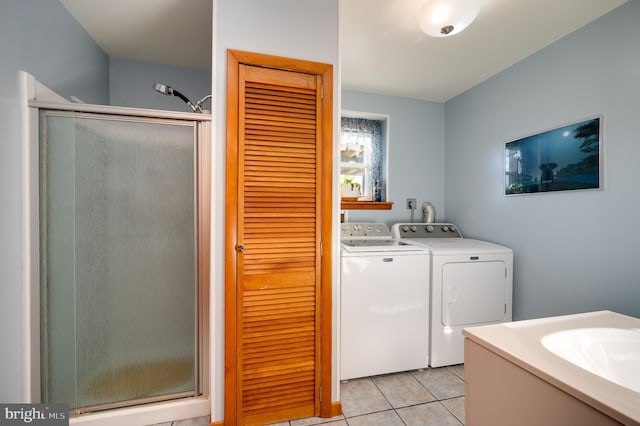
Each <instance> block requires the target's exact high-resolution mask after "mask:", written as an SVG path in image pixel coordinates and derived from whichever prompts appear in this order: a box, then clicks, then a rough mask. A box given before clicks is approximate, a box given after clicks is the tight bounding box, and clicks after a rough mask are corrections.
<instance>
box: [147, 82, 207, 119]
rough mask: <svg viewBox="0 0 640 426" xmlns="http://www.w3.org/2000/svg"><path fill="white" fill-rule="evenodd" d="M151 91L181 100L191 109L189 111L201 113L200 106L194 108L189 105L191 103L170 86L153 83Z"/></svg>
mask: <svg viewBox="0 0 640 426" xmlns="http://www.w3.org/2000/svg"><path fill="white" fill-rule="evenodd" d="M153 89H154V90H156V91H157V92H160V93H162V94H163V95H167V96H171V95H173V96H177V97H179V98H180V99H182V100H183V101H184V102H185V103H186V104H187V105H189V107H190V108H191V110H192V111H193V112H202V109H201V108H200V106H199V105H198V106H195V105H193V104H192V103H191V101H190V100H189V99H188V98H187V97H186V96H185V95H183V94H182V93H180V92H178V91H177V90H176V89H174V88H173V87H171V86H167V85H166V84H162V83H155V84H154V85H153Z"/></svg>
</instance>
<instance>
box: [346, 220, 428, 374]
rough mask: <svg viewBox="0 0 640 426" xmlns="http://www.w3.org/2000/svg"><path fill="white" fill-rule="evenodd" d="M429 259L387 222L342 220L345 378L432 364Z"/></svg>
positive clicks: (426, 254)
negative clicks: (397, 235)
mask: <svg viewBox="0 0 640 426" xmlns="http://www.w3.org/2000/svg"><path fill="white" fill-rule="evenodd" d="M429 263H430V262H429V251H428V250H427V249H425V247H423V246H421V245H419V244H417V243H414V242H411V241H401V240H398V239H393V238H392V237H391V231H390V230H389V227H387V225H385V224H381V223H374V224H372V223H344V224H342V226H341V262H340V266H341V270H340V276H341V280H340V281H341V283H340V286H341V287H340V379H341V380H346V379H353V378H356V377H367V376H374V375H379V374H387V373H394V372H399V371H407V370H415V369H419V368H426V367H427V366H428V365H429V285H428V280H429Z"/></svg>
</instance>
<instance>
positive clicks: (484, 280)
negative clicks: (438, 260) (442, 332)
mask: <svg viewBox="0 0 640 426" xmlns="http://www.w3.org/2000/svg"><path fill="white" fill-rule="evenodd" d="M506 271H507V268H506V265H505V263H504V262H502V261H490V262H482V261H480V262H461V263H447V264H445V265H444V267H443V269H442V324H443V325H444V326H451V327H454V326H466V325H473V324H479V323H487V322H498V321H502V320H504V319H505V316H506V309H507V308H506V303H505V297H506V285H507V278H506Z"/></svg>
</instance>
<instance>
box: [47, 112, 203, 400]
mask: <svg viewBox="0 0 640 426" xmlns="http://www.w3.org/2000/svg"><path fill="white" fill-rule="evenodd" d="M40 123H41V124H40V128H41V130H40V223H41V231H40V241H41V247H40V249H41V255H40V257H41V268H40V276H41V336H42V337H41V339H42V342H41V343H42V344H41V368H42V400H43V402H52V403H67V404H69V406H70V408H71V410H75V411H76V412H83V411H92V410H97V409H104V408H112V407H117V406H126V405H134V404H139V403H142V402H150V401H158V400H166V399H174V398H178V397H185V396H194V395H197V394H198V380H197V377H198V371H197V370H198V355H197V354H198V343H197V342H198V341H197V332H198V330H197V325H198V321H197V315H198V313H197V306H198V304H197V297H198V286H197V276H198V275H197V229H196V228H197V225H196V224H197V209H196V191H195V182H196V177H195V176H196V167H195V164H196V153H197V141H196V136H197V130H196V123H195V122H193V121H180V120H168V119H144V118H140V119H137V118H136V119H133V118H131V117H118V116H106V115H100V114H87V113H77V112H62V111H50V110H49V111H47V110H41V113H40Z"/></svg>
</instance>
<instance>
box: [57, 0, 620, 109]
mask: <svg viewBox="0 0 640 426" xmlns="http://www.w3.org/2000/svg"><path fill="white" fill-rule="evenodd" d="M60 1H61V2H62V4H63V5H64V6H65V7H66V8H67V9H68V10H69V12H70V13H71V14H72V15H73V16H74V17H75V18H76V19H77V20H78V21H79V22H80V23H81V25H82V26H83V27H84V28H85V29H86V30H87V32H88V33H89V34H90V35H91V37H93V39H94V40H95V41H96V42H97V43H98V45H100V46H101V47H102V49H104V51H105V52H106V53H107V54H108V55H110V56H113V57H120V58H127V59H134V60H139V61H144V62H151V63H161V64H170V65H179V66H186V67H192V68H201V69H210V67H211V16H212V0H60ZM260 1H269V0H260ZM425 1H426V0H342V2H341V3H342V14H341V22H340V31H341V34H340V40H341V56H342V61H341V67H342V69H341V78H342V88H343V89H351V90H358V91H364V92H373V93H380V94H386V95H395V96H404V97H410V98H416V99H424V100H431V101H438V102H444V101H447V100H449V99H451V98H452V97H454V96H456V95H458V94H460V93H462V92H464V91H465V90H467V89H469V88H471V87H473V86H475V85H476V84H478V83H480V82H482V81H484V80H486V79H487V78H489V77H491V76H492V75H495V74H497V73H498V72H500V71H502V70H504V69H505V68H507V67H509V66H511V65H513V64H514V63H516V62H518V61H520V60H521V59H524V58H526V57H527V56H529V55H531V54H532V53H534V52H536V51H538V50H540V49H542V48H543V47H545V46H547V45H549V44H551V43H553V42H554V41H556V40H558V39H560V38H562V37H563V36H565V35H567V34H569V33H571V32H573V31H575V30H576V29H578V28H580V27H582V26H583V25H585V24H587V23H589V22H591V21H592V20H594V19H596V18H598V17H600V16H602V15H603V14H605V13H607V12H609V11H610V10H612V9H614V8H616V7H618V6H620V5H621V4H623V3H625V2H626V1H627V0H482V1H483V5H482V8H481V10H480V13H479V15H478V18H477V19H476V20H475V22H473V23H472V24H471V26H470V27H469V28H467V29H466V30H465V31H463V32H461V33H459V34H457V35H454V36H452V37H450V38H431V37H429V36H427V35H425V34H423V33H422V32H421V31H420V28H419V27H418V24H417V21H416V15H417V11H418V10H419V9H420V7H421V6H422V4H424V2H425ZM185 5H187V6H185Z"/></svg>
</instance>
